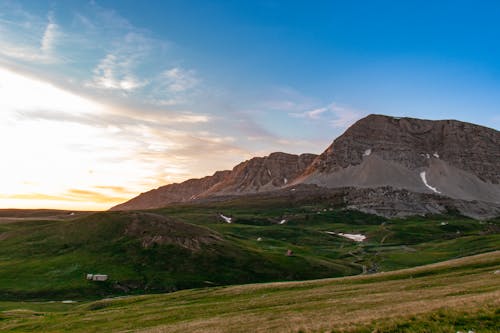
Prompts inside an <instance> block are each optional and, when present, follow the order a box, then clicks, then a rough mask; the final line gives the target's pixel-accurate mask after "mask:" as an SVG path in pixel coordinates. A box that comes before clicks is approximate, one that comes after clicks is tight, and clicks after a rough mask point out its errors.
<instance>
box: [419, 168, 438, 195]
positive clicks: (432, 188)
mask: <svg viewBox="0 0 500 333" xmlns="http://www.w3.org/2000/svg"><path fill="white" fill-rule="evenodd" d="M420 178H421V179H422V182H423V183H424V185H425V186H427V188H429V189H431V190H432V191H433V192H434V193H438V194H441V192H439V191H438V190H437V188H435V187H432V186H430V185H429V184H428V183H427V178H426V176H425V171H422V172H421V173H420Z"/></svg>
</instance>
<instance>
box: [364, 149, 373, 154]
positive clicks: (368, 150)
mask: <svg viewBox="0 0 500 333" xmlns="http://www.w3.org/2000/svg"><path fill="white" fill-rule="evenodd" d="M371 153H372V149H371V148H370V149H367V150H365V152H364V153H363V156H370V155H371Z"/></svg>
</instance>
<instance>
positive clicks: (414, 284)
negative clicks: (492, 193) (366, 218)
mask: <svg viewBox="0 0 500 333" xmlns="http://www.w3.org/2000/svg"><path fill="white" fill-rule="evenodd" d="M499 269H500V252H499V251H496V252H490V253H485V254H480V255H476V256H471V257H466V258H461V259H455V260H451V261H447V262H442V263H437V264H432V265H428V266H422V267H416V268H410V269H404V270H399V271H393V272H386V273H378V274H373V275H362V276H354V277H344V278H336V279H323V280H314V281H304V282H281V283H266V284H250V285H241V286H228V287H214V288H203V289H194V290H184V291H178V292H174V293H169V294H161V295H144V296H130V297H126V298H118V299H103V300H99V301H94V302H83V303H76V304H64V305H63V304H54V303H46V302H30V303H15V302H14V303H0V309H2V311H1V312H0V331H2V332H27V331H33V332H35V331H36V332H136V331H137V332H151V333H153V332H155V333H156V332H158V333H159V332H450V333H456V332H457V331H465V332H468V331H469V330H472V331H474V332H478V333H479V332H487V333H490V332H491V333H492V332H498V328H499V327H500V274H496V273H495V272H497V271H498V270H499Z"/></svg>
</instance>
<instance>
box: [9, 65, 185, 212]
mask: <svg viewBox="0 0 500 333" xmlns="http://www.w3.org/2000/svg"><path fill="white" fill-rule="evenodd" d="M0 77H1V78H2V80H1V81H0V110H2V112H1V113H0V140H1V141H0V142H2V154H3V156H4V159H3V163H1V164H0V182H1V184H2V186H1V188H0V207H1V208H60V209H85V210H102V209H107V208H109V207H111V206H112V205H115V204H118V203H121V202H123V201H125V200H127V199H130V198H132V197H133V196H135V195H136V194H138V193H140V192H142V191H144V190H148V189H150V188H151V187H154V186H158V185H160V184H163V183H165V182H166V180H165V179H161V178H160V179H158V177H159V176H158V171H157V169H158V168H160V165H159V162H157V163H155V162H154V161H153V162H151V161H148V162H147V163H146V162H145V161H142V160H141V159H136V158H135V155H136V154H137V152H138V151H140V147H137V144H136V142H134V140H133V139H132V138H133V136H125V135H120V131H121V130H120V129H119V128H117V127H113V126H105V125H99V124H98V125H96V124H92V123H89V124H86V121H89V122H92V121H95V119H96V117H99V116H101V115H102V114H103V113H106V112H108V111H109V108H110V107H109V106H106V105H103V104H99V103H96V102H94V101H92V100H89V99H86V98H83V97H81V96H78V95H75V94H73V93H70V92H67V91H64V90H62V89H60V88H58V87H56V86H54V85H51V84H48V83H45V82H43V81H38V80H36V79H32V78H28V77H25V76H23V75H20V74H17V73H15V72H12V71H10V70H6V69H2V68H0ZM75 119H76V120H75ZM163 162H168V161H163ZM172 168H174V167H172ZM181 173H182V172H181ZM175 176H176V175H175V174H174V175H173V179H172V180H174V181H175V180H178V179H177V178H176V177H175ZM179 179H180V178H179ZM117 185H120V186H124V187H125V188H123V187H118V186H117Z"/></svg>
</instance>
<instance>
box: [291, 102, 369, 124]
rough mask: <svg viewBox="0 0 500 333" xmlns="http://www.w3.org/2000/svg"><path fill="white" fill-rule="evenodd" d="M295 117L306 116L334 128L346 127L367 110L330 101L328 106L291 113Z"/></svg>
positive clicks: (362, 115)
mask: <svg viewBox="0 0 500 333" xmlns="http://www.w3.org/2000/svg"><path fill="white" fill-rule="evenodd" d="M289 115H290V116H291V117H294V118H305V119H309V120H312V121H322V122H325V121H326V122H327V123H329V124H330V125H331V126H332V127H334V128H346V127H348V126H350V125H352V124H353V123H354V122H355V121H357V120H359V119H361V118H362V117H364V116H365V115H366V112H363V111H359V110H356V109H352V108H350V107H346V106H340V105H338V104H336V103H330V104H328V105H327V106H324V107H320V108H315V109H312V110H307V111H303V112H293V113H289Z"/></svg>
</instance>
